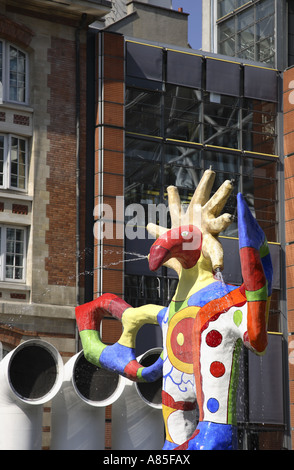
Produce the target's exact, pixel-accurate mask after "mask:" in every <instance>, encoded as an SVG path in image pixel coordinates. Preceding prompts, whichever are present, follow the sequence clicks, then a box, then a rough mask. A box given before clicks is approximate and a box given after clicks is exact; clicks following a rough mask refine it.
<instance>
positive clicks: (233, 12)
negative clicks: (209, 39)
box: [217, 0, 275, 67]
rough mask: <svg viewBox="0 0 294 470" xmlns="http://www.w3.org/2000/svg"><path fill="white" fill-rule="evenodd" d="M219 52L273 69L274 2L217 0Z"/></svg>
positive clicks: (273, 0)
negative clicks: (261, 63) (263, 64)
mask: <svg viewBox="0 0 294 470" xmlns="http://www.w3.org/2000/svg"><path fill="white" fill-rule="evenodd" d="M217 34H218V36H217V37H218V39H217V42H218V53H219V54H224V55H228V56H232V57H239V58H243V59H248V60H252V61H257V62H263V63H266V64H267V65H268V66H273V67H274V66H275V0H258V1H253V2H252V1H250V2H248V1H238V0H218V1H217Z"/></svg>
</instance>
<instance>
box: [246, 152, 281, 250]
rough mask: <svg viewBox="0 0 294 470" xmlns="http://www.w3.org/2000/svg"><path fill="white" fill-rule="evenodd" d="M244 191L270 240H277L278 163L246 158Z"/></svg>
mask: <svg viewBox="0 0 294 470" xmlns="http://www.w3.org/2000/svg"><path fill="white" fill-rule="evenodd" d="M242 192H243V194H244V197H245V198H246V201H247V203H248V204H249V207H250V208H251V210H252V213H253V215H254V216H255V217H256V219H257V220H258V223H259V224H260V226H261V228H262V229H263V230H264V232H265V234H266V237H267V239H268V241H272V242H275V241H277V228H278V221H277V207H276V205H277V163H276V162H275V161H273V162H272V161H266V160H260V159H258V158H244V160H243V191H242Z"/></svg>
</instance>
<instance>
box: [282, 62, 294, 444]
mask: <svg viewBox="0 0 294 470" xmlns="http://www.w3.org/2000/svg"><path fill="white" fill-rule="evenodd" d="M284 154H285V161H284V165H285V166H284V169H285V223H286V227H285V231H286V234H285V238H286V278H287V309H288V332H289V335H290V336H289V354H290V353H291V351H292V350H293V344H291V342H292V338H293V339H294V336H293V335H294V68H291V69H289V70H287V71H286V72H285V74H284ZM292 362H293V364H292ZM289 380H290V384H289V390H290V413H291V429H292V431H291V435H292V448H294V361H291V360H290V361H289Z"/></svg>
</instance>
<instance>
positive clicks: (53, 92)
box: [46, 37, 76, 286]
mask: <svg viewBox="0 0 294 470" xmlns="http://www.w3.org/2000/svg"><path fill="white" fill-rule="evenodd" d="M48 61H49V62H50V64H51V74H50V76H49V77H48V87H49V88H50V101H49V103H48V113H49V114H50V125H49V126H48V139H49V140H50V151H49V152H48V154H47V164H48V165H49V167H50V176H49V178H48V179H47V190H48V191H49V193H50V200H49V201H50V202H49V205H48V206H47V217H48V219H49V230H48V231H47V234H46V243H47V244H48V248H49V256H48V258H47V259H46V270H47V271H48V283H49V284H58V285H67V286H74V285H75V276H74V274H75V262H76V256H75V252H76V242H75V236H76V184H75V182H76V109H75V103H76V99H75V93H76V87H75V64H76V60H75V42H74V41H70V40H65V39H61V38H54V37H52V47H51V49H50V50H49V51H48Z"/></svg>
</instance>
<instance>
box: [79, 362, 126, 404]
mask: <svg viewBox="0 0 294 470" xmlns="http://www.w3.org/2000/svg"><path fill="white" fill-rule="evenodd" d="M119 379H120V377H119V375H118V374H117V373H115V372H111V371H108V370H105V369H100V368H99V367H97V366H95V365H94V364H91V363H90V362H88V361H87V360H86V359H85V356H84V354H81V355H80V356H79V358H78V360H77V362H76V364H75V368H74V371H73V381H74V385H75V387H76V389H77V391H78V392H79V394H80V395H82V397H84V398H85V399H86V400H89V401H92V402H102V401H104V400H107V399H108V398H109V397H111V396H112V395H114V394H115V392H116V391H117V388H118V385H119Z"/></svg>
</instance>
